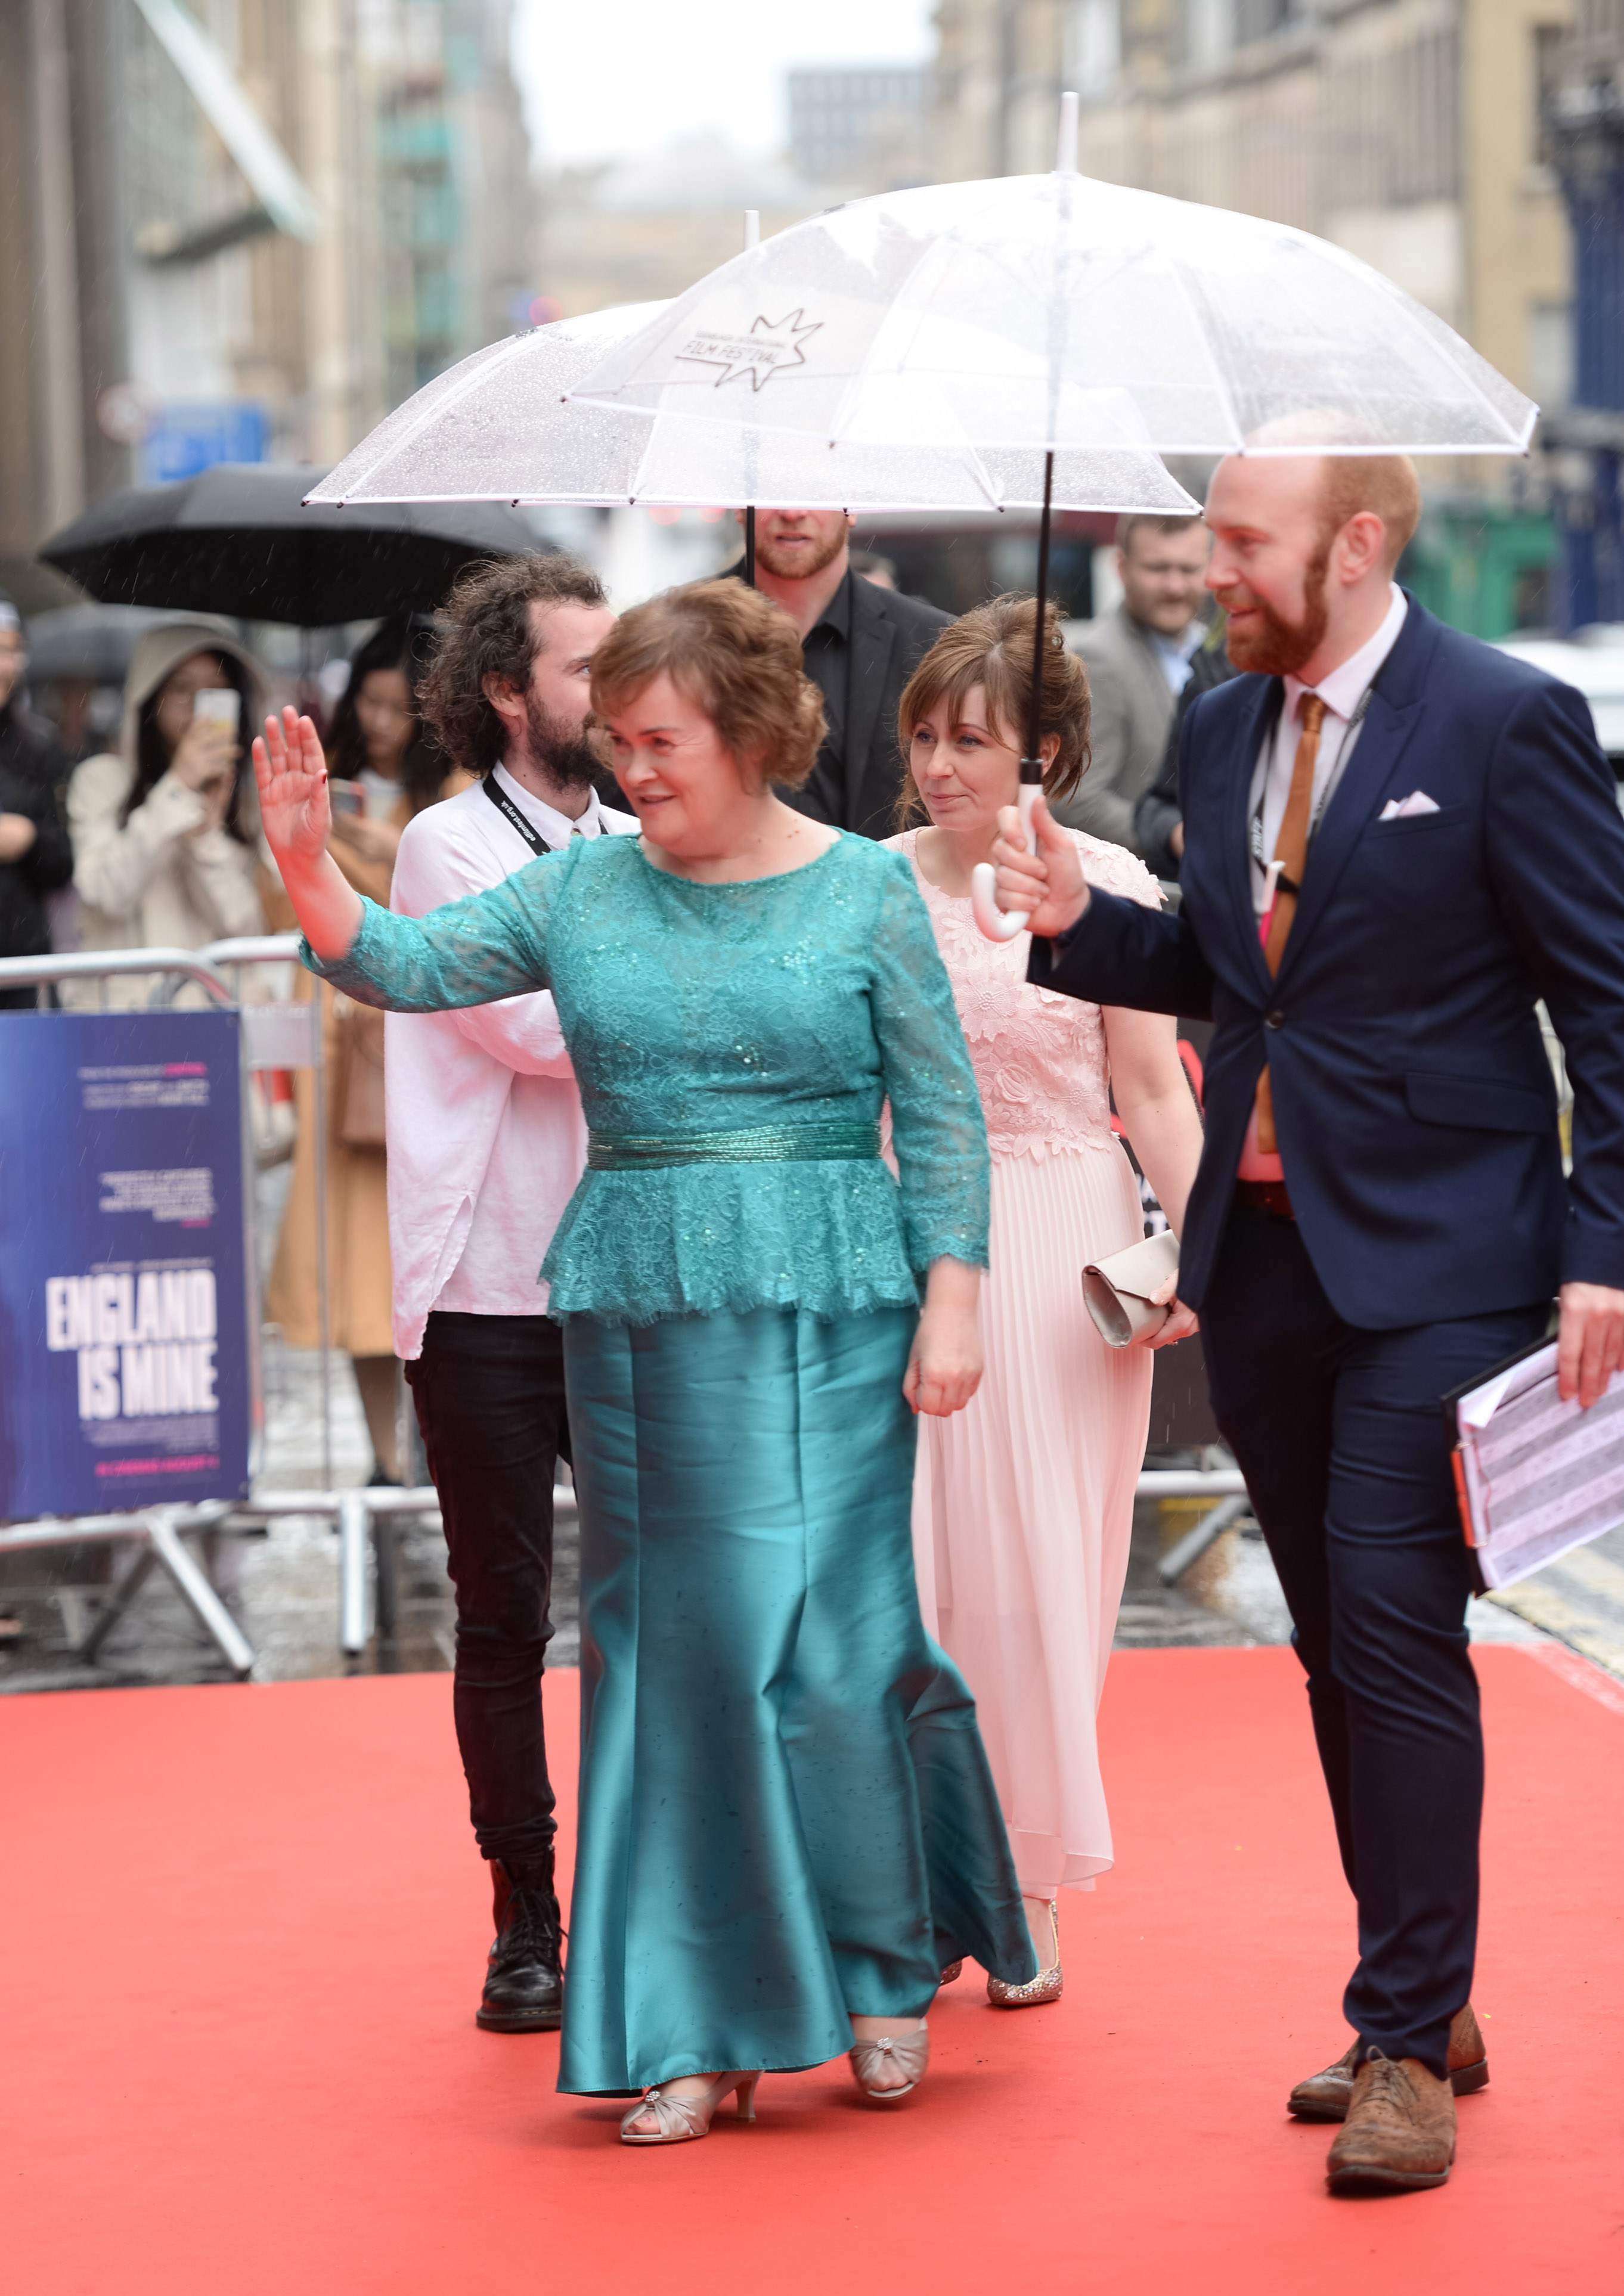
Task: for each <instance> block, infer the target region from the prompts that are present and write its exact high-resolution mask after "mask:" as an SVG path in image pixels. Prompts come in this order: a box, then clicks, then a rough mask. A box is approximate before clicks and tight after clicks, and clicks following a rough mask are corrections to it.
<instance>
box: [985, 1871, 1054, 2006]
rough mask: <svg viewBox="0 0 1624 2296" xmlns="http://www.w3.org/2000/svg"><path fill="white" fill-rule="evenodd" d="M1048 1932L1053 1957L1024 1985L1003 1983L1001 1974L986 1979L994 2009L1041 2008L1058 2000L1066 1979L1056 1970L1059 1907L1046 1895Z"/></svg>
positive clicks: (988, 1996) (989, 1997)
mask: <svg viewBox="0 0 1624 2296" xmlns="http://www.w3.org/2000/svg"><path fill="white" fill-rule="evenodd" d="M1049 1932H1050V1935H1051V1936H1052V1937H1053V1938H1054V1960H1053V1961H1052V1962H1051V1963H1050V1964H1049V1966H1048V1967H1047V1969H1040V1970H1039V1971H1038V1974H1037V1976H1036V1977H1029V1978H1028V1979H1027V1980H1026V1983H1025V1984H1024V1985H1005V1982H1004V1980H1003V1979H1002V1978H1001V1977H989V1978H988V1980H987V1998H988V2000H989V2001H990V2002H991V2004H992V2005H993V2007H994V2008H995V2009H1041V2008H1042V2007H1043V2005H1044V2004H1045V2003H1046V2002H1049V2001H1058V2000H1059V1998H1060V1996H1061V1989H1062V1987H1063V1985H1064V1984H1065V1981H1066V1980H1065V1979H1064V1978H1063V1977H1062V1975H1061V1973H1060V1907H1058V1906H1057V1905H1056V1904H1055V1902H1054V1898H1050V1899H1049Z"/></svg>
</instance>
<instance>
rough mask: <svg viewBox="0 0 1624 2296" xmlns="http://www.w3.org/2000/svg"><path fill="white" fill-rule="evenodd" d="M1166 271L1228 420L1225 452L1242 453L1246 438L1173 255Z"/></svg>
mask: <svg viewBox="0 0 1624 2296" xmlns="http://www.w3.org/2000/svg"><path fill="white" fill-rule="evenodd" d="M1168 269H1169V271H1170V272H1171V273H1172V275H1173V283H1174V285H1175V286H1176V287H1177V290H1178V294H1179V299H1180V301H1181V302H1182V303H1183V304H1184V307H1185V310H1186V311H1187V312H1188V313H1189V314H1190V324H1191V326H1192V327H1193V329H1194V331H1195V340H1196V341H1197V342H1198V343H1199V344H1200V345H1201V347H1202V357H1203V358H1205V360H1206V362H1207V371H1208V373H1210V375H1211V377H1212V387H1213V389H1215V390H1216V391H1217V393H1218V400H1219V403H1220V405H1221V406H1222V407H1223V409H1224V413H1225V414H1226V416H1227V417H1228V421H1229V427H1230V430H1231V431H1232V433H1233V434H1234V443H1233V445H1232V446H1231V447H1229V448H1228V449H1227V450H1226V451H1227V452H1229V453H1231V454H1236V455H1243V454H1244V453H1245V452H1246V438H1245V434H1244V432H1243V430H1242V429H1241V418H1240V414H1239V413H1238V412H1237V410H1236V407H1235V404H1234V400H1233V399H1232V398H1231V397H1230V395H1229V386H1228V384H1227V383H1226V381H1225V380H1224V374H1223V370H1222V368H1221V367H1220V366H1219V365H1218V360H1217V359H1216V358H1215V357H1214V356H1213V351H1212V346H1211V344H1210V342H1209V341H1208V340H1207V331H1206V328H1205V327H1204V326H1203V325H1202V318H1201V314H1200V313H1199V312H1198V311H1197V309H1196V307H1195V302H1194V299H1193V297H1192V295H1191V293H1190V290H1189V285H1188V283H1187V282H1186V281H1185V275H1184V266H1183V265H1182V264H1181V263H1180V262H1179V260H1178V258H1177V256H1176V255H1169V258H1168ZM1173 451H1176V450H1174V449H1171V448H1169V447H1163V448H1162V449H1161V452H1162V453H1163V454H1168V453H1170V452H1173Z"/></svg>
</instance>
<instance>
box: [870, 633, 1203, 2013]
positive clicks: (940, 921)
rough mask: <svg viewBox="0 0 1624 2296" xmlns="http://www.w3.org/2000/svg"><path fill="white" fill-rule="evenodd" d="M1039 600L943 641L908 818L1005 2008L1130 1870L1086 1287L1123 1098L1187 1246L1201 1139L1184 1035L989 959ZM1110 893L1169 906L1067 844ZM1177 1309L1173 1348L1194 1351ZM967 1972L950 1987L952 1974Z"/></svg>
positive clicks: (1105, 1425)
mask: <svg viewBox="0 0 1624 2296" xmlns="http://www.w3.org/2000/svg"><path fill="white" fill-rule="evenodd" d="M1035 613H1036V609H1035V607H1034V605H1033V603H1032V602H1031V601H1030V600H1017V599H1014V598H999V599H997V600H996V601H995V602H994V603H992V604H991V605H989V606H982V607H980V608H978V609H977V610H976V611H975V612H973V613H971V614H967V615H965V617H964V619H963V620H962V621H959V622H956V623H955V624H954V626H953V627H952V628H951V629H947V630H944V631H943V632H942V634H941V635H940V637H939V638H938V640H937V641H936V644H935V645H934V646H933V647H932V648H931V652H929V653H928V654H927V655H926V656H925V658H924V660H923V661H922V662H921V664H920V666H919V668H917V669H916V670H915V673H914V676H913V678H912V680H911V682H910V683H909V685H908V687H907V690H906V693H904V695H903V697H902V705H901V712H900V719H899V727H898V730H899V734H900V737H901V741H902V745H903V749H904V751H905V753H906V757H907V759H908V779H907V783H906V787H905V790H904V793H903V799H902V805H903V808H904V813H903V817H904V818H905V819H906V818H908V817H910V816H912V817H915V818H916V817H917V815H918V812H919V810H920V808H921V806H922V805H923V811H924V812H925V813H926V814H927V815H928V816H930V825H929V827H923V828H909V829H906V830H905V831H904V832H903V834H902V835H900V836H899V837H897V838H895V839H893V840H891V842H892V843H893V844H894V845H895V846H896V847H897V848H898V849H899V850H900V851H902V852H903V853H905V854H906V856H907V857H908V859H909V861H910V862H911V863H912V864H913V867H914V873H915V878H916V880H917V881H918V885H919V890H920V891H921V893H922V894H923V897H924V901H925V906H926V907H927V908H928V910H929V911H930V914H931V922H932V924H933V925H934V927H935V930H936V939H937V944H938V946H939V948H940V950H941V954H942V957H943V959H944V961H945V963H946V964H947V972H948V975H949V977H950V979H951V980H952V983H953V993H954V996H955V999H956V1003H957V1005H958V1012H959V1018H960V1020H961V1021H962V1022H963V1024H964V1035H965V1037H966V1039H967V1041H968V1043H969V1046H970V1056H971V1059H972V1062H973V1063H974V1066H975V1072H976V1078H977V1081H978V1083H979V1085H980V1092H981V1105H982V1108H983V1111H984V1112H985V1114H986V1118H987V1130H988V1144H989V1145H990V1147H991V1150H992V1238H991V1242H992V1267H991V1273H990V1275H988V1278H987V1280H986V1282H985V1284H984V1286H983V1294H982V1301H981V1330H982V1339H983V1344H984V1347H985V1349H986V1372H985V1375H984V1377H983V1379H982V1382H981V1386H980V1392H979V1393H978V1394H977V1395H976V1397H975V1398H974V1399H973V1401H972V1403H971V1404H970V1405H969V1406H968V1407H967V1408H966V1409H965V1410H964V1411H962V1412H960V1413H959V1414H958V1415H956V1417H955V1418H953V1419H950V1420H931V1421H929V1422H928V1423H923V1433H922V1437H921V1440H920V1447H919V1463H918V1468H917V1472H916V1479H915V1495H914V1550H915V1568H916V1570H917V1573H918V1579H919V1595H920V1603H921V1606H922V1608H923V1611H924V1617H925V1623H926V1625H927V1627H928V1628H931V1630H932V1631H933V1632H934V1633H935V1634H936V1636H937V1637H938V1639H939V1641H940V1642H941V1643H942V1644H944V1646H945V1647H946V1648H947V1650H948V1651H949V1652H951V1653H952V1655H953V1657H954V1658H955V1659H956V1661H958V1664H959V1666H960V1667H961V1668H962V1669H963V1670H964V1674H965V1675H966V1677H968V1679H969V1682H970V1686H971V1688H972V1691H973V1692H974V1693H975V1700H976V1708H977V1711H978V1713H979V1715H980V1726H981V1734H982V1737H983V1739H984V1741H985V1743H986V1747H987V1751H988V1756H989V1757H990V1759H991V1762H992V1769H993V1775H994V1778H995V1779H996V1781H997V1788H998V1794H999V1798H1000V1800H1001V1802H1002V1805H1003V1809H1004V1815H1005V1821H1006V1823H1007V1825H1008V1826H1009V1832H1010V1841H1011V1843H1012V1845H1013V1850H1014V1857H1015V1866H1016V1870H1017V1872H1018V1874H1019V1875H1020V1880H1021V1893H1022V1896H1023V1898H1024V1899H1025V1903H1026V1912H1027V1918H1028V1922H1029V1925H1030V1928H1031V1931H1032V1941H1033V1944H1034V1945H1035V1947H1036V1948H1037V1951H1038V1969H1039V1972H1040V1973H1039V1975H1038V1977H1037V1978H1036V1979H1034V1980H1031V1982H1029V1984H1026V1985H1021V1986H1008V1985H1004V1984H1001V1983H1000V1982H999V1981H998V1980H997V1979H996V1978H989V1979H988V1997H989V1998H990V1999H991V2000H992V2001H994V2002H995V2003H997V2005H999V2006H1002V2007H1011V2008H1014V2007H1026V2006H1029V2005H1035V2004H1037V2003H1039V2002H1044V2001H1053V2000H1055V1999H1057V1998H1058V1997H1059V1994H1060V1989H1061V1972H1060V1925H1059V1915H1058V1910H1057V1906H1056V1892H1057V1891H1058V1890H1060V1889H1061V1888H1062V1887H1065V1888H1070V1889H1085V1890H1086V1889H1092V1888H1093V1886H1094V1876H1095V1874H1101V1873H1103V1872H1105V1871H1106V1870H1107V1869H1108V1868H1109V1866H1111V1863H1112V1852H1111V1823H1110V1820H1109V1818H1108V1816H1107V1815H1106V1809H1105V1795H1104V1790H1103V1786H1102V1784H1101V1782H1100V1763H1099V1750H1098V1745H1097V1742H1096V1739H1095V1711H1096V1709H1097V1707H1098V1704H1099V1699H1100V1693H1101V1690H1102V1688H1103V1685H1104V1679H1105V1667H1106V1662H1107V1661H1108V1659H1109V1657H1110V1655H1111V1638H1112V1636H1113V1634H1114V1632H1115V1628H1116V1619H1117V1608H1118V1604H1119V1603H1120V1600H1121V1594H1122V1582H1123V1579H1124V1576H1125V1574H1126V1572H1127V1569H1128V1537H1129V1532H1130V1529H1131V1526H1132V1519H1133V1505H1134V1486H1135V1482H1136V1479H1137V1476H1138V1472H1139V1468H1140V1465H1141V1463H1142V1461H1143V1459H1144V1443H1145V1433H1146V1430H1147V1427H1148V1423H1149V1418H1150V1396H1151V1358H1150V1355H1149V1352H1148V1351H1147V1350H1146V1349H1144V1348H1143V1347H1134V1348H1125V1349H1120V1350H1118V1349H1111V1348H1108V1347H1107V1346H1106V1345H1105V1342H1104V1341H1103V1340H1102V1339H1101V1337H1100V1335H1099V1333H1097V1332H1096V1330H1095V1326H1094V1324H1093V1323H1092V1322H1091V1321H1090V1320H1089V1316H1088V1314H1087V1309H1086V1308H1085V1307H1084V1305H1083V1291H1082V1280H1081V1279H1082V1270H1083V1268H1084V1267H1085V1266H1086V1265H1087V1263H1088V1262H1089V1261H1090V1260H1096V1259H1104V1258H1105V1257H1106V1255H1107V1254H1108V1253H1111V1252H1113V1251H1121V1250H1123V1249H1124V1247H1125V1246H1127V1245H1128V1244H1130V1243H1135V1242H1137V1241H1138V1240H1139V1238H1140V1237H1141V1235H1142V1234H1144V1224H1143V1220H1142V1217H1141V1210H1140V1202H1139V1193H1138V1186H1137V1183H1136V1179H1135V1177H1134V1173H1133V1170H1132V1168H1131V1167H1130V1165H1129V1163H1128V1158H1127V1157H1126V1156H1125V1155H1124V1154H1123V1152H1122V1150H1121V1148H1120V1145H1119V1144H1118V1142H1117V1141H1116V1139H1115V1138H1114V1137H1113V1136H1112V1133H1111V1095H1112V1093H1113V1092H1114V1095H1115V1099H1116V1106H1117V1112H1118V1114H1119V1116H1120V1119H1121V1122H1122V1125H1123V1128H1124V1129H1125V1131H1126V1132H1127V1134H1128V1138H1129V1139H1130V1140H1131V1141H1132V1143H1133V1146H1134V1152H1135V1154H1136V1156H1137V1157H1138V1159H1139V1162H1140V1164H1141V1165H1142V1167H1143V1168H1144V1172H1145V1174H1146V1176H1147V1177H1148V1178H1149V1180H1150V1183H1151V1185H1152V1188H1153V1189H1154V1190H1155V1193H1156V1196H1157V1199H1158V1201H1160V1202H1161V1206H1162V1208H1163V1210H1165V1211H1166V1213H1167V1216H1168V1218H1169V1221H1170V1222H1171V1224H1172V1226H1173V1228H1174V1230H1175V1231H1176V1232H1177V1229H1178V1227H1179V1226H1180V1224H1181V1222H1182V1220H1183V1218H1184V1207H1185V1197H1186V1196H1187V1194H1188V1193H1189V1190H1190V1185H1191V1183H1192V1181H1193V1179H1194V1177H1195V1167H1196V1164H1197V1161H1198V1160H1199V1158H1200V1155H1201V1119H1200V1117H1199V1115H1198V1113H1197V1111H1196V1107H1195V1103H1194V1101H1193V1098H1192V1095H1191V1093H1190V1088H1189V1086H1188V1084H1187V1082H1186V1081H1185V1073H1184V1070H1183V1068H1182V1066H1181V1065H1180V1062H1179V1059H1178V1054H1177V1049H1176V1046H1175V1024H1174V1022H1173V1021H1171V1020H1170V1019H1165V1018H1163V1017H1161V1015H1159V1014H1155V1013H1129V1012H1126V1011H1120V1010H1116V1009H1106V1010H1102V1009H1101V1008H1100V1007H1099V1006H1098V1005H1084V1004H1080V1003H1079V1002H1078V1001H1077V999H1075V998H1074V997H1067V996H1055V995H1054V994H1052V993H1051V992H1049V991H1048V990H1046V989H1042V988H1032V987H1030V986H1029V984H1028V981H1027V978H1026V969H1027V950H1028V946H1029V936H1028V935H1027V934H1025V933H1022V934H1021V935H1019V936H1018V937H1017V938H1016V939H1013V940H1010V941H1005V942H1001V943H1000V942H992V941H988V940H984V939H982V937H981V935H980V932H978V931H977V930H976V926H975V923H974V921H973V919H972V915H971V909H970V898H969V897H970V873H971V871H972V868H973V867H974V865H975V864H976V863H977V862H978V861H985V860H989V859H990V858H991V852H992V842H993V839H994V837H995V836H996V834H997V816H998V809H999V808H1000V807H1001V806H1006V805H1013V802H1014V799H1015V792H1016V789H1017V785H1018V783H1019V773H1020V755H1021V751H1020V747H1019V744H1020V741H1021V734H1020V731H1019V729H1020V728H1021V727H1023V726H1026V724H1027V722H1028V710H1029V699H1030V693H1031V662H1032V635H1033V628H1034V618H1035ZM1041 722H1042V727H1043V741H1042V755H1043V759H1044V767H1045V773H1044V786H1045V789H1046V791H1047V792H1048V794H1049V795H1050V797H1051V798H1054V799H1063V798H1065V797H1067V796H1069V795H1070V792H1071V791H1072V790H1073V789H1075V787H1076V785H1077V783H1078V782H1079V780H1080V779H1081V777H1082V775H1083V773H1084V772H1085V770H1086V769H1087V757H1088V682H1087V676H1086V674H1085V672H1084V670H1083V668H1082V665H1081V663H1080V662H1079V661H1077V660H1075V659H1074V658H1073V657H1072V656H1071V655H1070V654H1068V653H1067V652H1066V651H1065V649H1064V645H1063V643H1062V637H1061V633H1060V627H1059V619H1058V616H1057V615H1056V614H1055V612H1054V609H1053V608H1051V609H1050V611H1049V616H1048V619H1047V623H1046V646H1045V662H1044V678H1043V710H1042V721H1041ZM1071 834H1072V835H1073V836H1074V837H1075V838H1076V840H1077V843H1078V845H1079V848H1080V849H1081V851H1082V855H1083V865H1084V869H1085V871H1086V873H1087V877H1088V880H1089V881H1090V883H1091V884H1095V885H1098V886H1100V887H1102V888H1103V890H1106V891H1108V892H1112V893H1121V894H1125V895H1127V896H1128V898H1130V899H1134V900H1140V901H1144V902H1145V903H1146V904H1147V905H1149V906H1155V905H1157V904H1158V903H1159V902H1160V899H1161V895H1160V893H1159V892H1158V890H1157V887H1156V882H1155V880H1154V879H1153V878H1152V876H1151V874H1150V873H1149V871H1148V870H1147V869H1146V868H1145V866H1144V863H1143V862H1142V861H1139V860H1137V859H1136V857H1134V856H1133V855H1132V854H1131V853H1128V852H1127V851H1125V850H1124V849H1123V848H1122V847H1120V846H1118V845H1107V844H1104V843H1103V842H1102V841H1101V840H1099V839H1098V838H1095V837H1088V836H1086V835H1084V834H1083V833H1082V832H1079V831H1073V832H1071ZM1193 1327H1194V1326H1193V1318H1192V1317H1191V1316H1188V1314H1187V1313H1186V1312H1185V1310H1183V1309H1178V1310H1177V1311H1176V1316H1175V1319H1174V1320H1173V1321H1171V1322H1169V1324H1166V1325H1164V1326H1163V1330H1162V1333H1161V1335H1160V1336H1159V1340H1158V1344H1167V1343H1169V1342H1170V1341H1172V1340H1174V1339H1176V1338H1182V1337H1183V1336H1184V1335H1185V1333H1187V1332H1189V1331H1191V1330H1193ZM955 1973H956V1972H955Z"/></svg>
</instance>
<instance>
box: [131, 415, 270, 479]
mask: <svg viewBox="0 0 1624 2296" xmlns="http://www.w3.org/2000/svg"><path fill="white" fill-rule="evenodd" d="M270 437H271V426H270V422H269V420H268V418H267V414H266V411H265V409H264V407H263V406H260V405H259V404H258V401H257V400H256V399H252V398H222V399H213V400H210V399H204V400H200V401H198V402H196V403H194V404H171V405H169V406H163V407H160V409H159V410H158V413H157V417H156V420H155V421H154V422H153V423H152V427H151V429H150V430H148V431H147V433H146V439H145V444H144V446H143V447H142V450H141V463H142V475H143V476H144V478H145V479H146V480H147V481H148V483H149V484H150V485H152V486H160V485H163V484H164V483H166V482H167V481H168V480H171V479H194V478H196V476H197V474H198V472H199V471H207V470H209V469H210V468H212V466H213V465H214V464H215V463H263V462H264V460H265V456H266V449H267V447H268V446H269V444H270Z"/></svg>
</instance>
